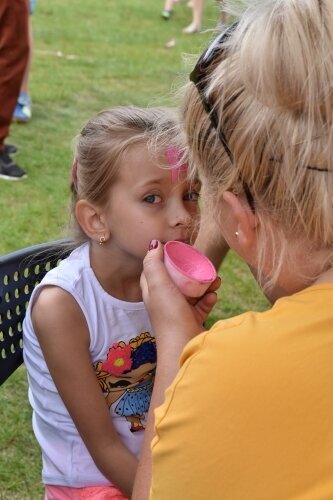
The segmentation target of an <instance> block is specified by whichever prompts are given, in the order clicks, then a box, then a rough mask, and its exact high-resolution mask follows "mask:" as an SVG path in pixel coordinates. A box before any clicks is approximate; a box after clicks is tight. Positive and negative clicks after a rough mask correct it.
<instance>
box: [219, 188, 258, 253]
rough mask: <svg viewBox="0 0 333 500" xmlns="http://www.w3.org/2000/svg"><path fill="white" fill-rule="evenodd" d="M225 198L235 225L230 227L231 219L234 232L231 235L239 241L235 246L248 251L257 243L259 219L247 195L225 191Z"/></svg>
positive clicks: (231, 229)
mask: <svg viewBox="0 0 333 500" xmlns="http://www.w3.org/2000/svg"><path fill="white" fill-rule="evenodd" d="M223 200H224V202H225V203H226V204H227V206H228V209H229V213H230V221H232V225H233V227H230V226H231V224H230V221H229V224H228V226H229V228H228V229H230V231H231V232H233V234H230V235H229V237H233V236H234V237H235V238H237V243H236V242H235V245H233V246H234V247H237V246H238V245H239V246H240V247H242V248H243V249H244V250H247V251H248V250H249V249H250V248H251V247H253V245H255V243H256V227H257V224H258V219H257V217H256V215H255V213H254V212H253V211H252V210H251V208H250V206H249V204H248V202H247V200H246V197H245V196H243V195H236V194H234V193H232V192H231V191H226V192H225V193H223ZM221 224H223V222H221ZM240 250H241V248H240Z"/></svg>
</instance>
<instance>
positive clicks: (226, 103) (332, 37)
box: [183, 0, 333, 284]
mask: <svg viewBox="0 0 333 500" xmlns="http://www.w3.org/2000/svg"><path fill="white" fill-rule="evenodd" d="M247 4H248V5H247V8H246V9H245V11H244V12H243V14H242V16H241V17H240V19H239V22H238V24H237V26H236V27H235V28H234V29H233V30H231V33H230V36H229V37H228V38H227V39H226V40H225V42H223V49H222V46H221V47H220V48H219V52H218V54H219V55H218V56H217V57H216V59H215V63H214V64H212V68H209V69H211V71H210V74H209V75H207V76H208V80H207V85H206V92H205V96H206V97H207V98H208V100H209V102H210V103H211V104H213V106H214V108H215V110H216V112H217V115H218V129H219V130H222V131H223V132H224V134H225V137H226V139H227V142H228V146H229V148H230V151H231V152H232V155H233V162H231V161H230V159H229V157H228V155H227V154H226V151H225V148H223V146H222V143H221V142H220V140H219V138H218V134H219V130H218V131H217V130H215V129H214V128H213V127H212V125H211V122H210V120H209V118H208V115H207V113H206V112H205V111H204V109H203V105H202V101H201V98H200V96H199V93H198V90H197V89H196V88H195V86H194V85H193V83H189V84H188V85H187V87H186V89H185V99H184V105H183V115H184V120H185V128H186V132H187V137H188V142H189V145H190V151H192V156H193V158H192V163H194V164H195V165H198V168H199V170H200V171H201V175H202V177H203V180H204V186H205V185H206V197H207V199H206V202H207V203H208V210H209V207H210V210H211V211H212V212H213V210H214V206H215V207H216V206H218V203H217V200H219V199H220V195H221V193H222V192H223V191H226V190H236V191H237V190H242V189H243V188H244V185H247V186H248V188H249V190H250V193H251V194H252V196H253V199H254V204H255V207H254V210H255V213H256V215H257V217H258V218H259V220H260V224H259V227H260V230H259V233H258V238H259V245H258V248H259V255H258V259H259V272H261V273H262V271H263V262H264V261H265V252H266V250H267V248H268V245H270V247H271V248H272V249H273V263H272V268H271V270H270V272H269V274H270V284H272V283H274V282H275V281H276V279H277V277H278V275H279V272H280V269H281V265H282V263H284V262H287V261H288V259H290V260H291V259H292V258H294V259H295V255H296V253H297V252H291V251H290V245H289V242H290V241H291V239H292V240H293V241H296V239H298V241H299V245H304V244H305V245H307V248H308V249H309V253H311V252H312V251H317V250H324V254H325V260H324V261H323V267H322V270H321V271H323V270H325V269H326V268H328V267H329V266H331V265H332V264H333V155H332V153H333V151H332V150H333V2H332V0H321V1H320V0H266V1H256V2H253V1H252V2H247ZM205 180H206V182H205ZM270 242H271V243H270ZM289 264H290V262H289ZM266 271H267V270H266ZM262 276H263V275H262ZM309 278H310V277H309ZM311 278H313V277H311Z"/></svg>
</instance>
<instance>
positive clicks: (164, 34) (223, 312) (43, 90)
mask: <svg viewBox="0 0 333 500" xmlns="http://www.w3.org/2000/svg"><path fill="white" fill-rule="evenodd" d="M162 7H163V2H162V0H161V1H160V2H158V1H156V0H145V1H135V0H98V1H96V0H84V1H83V0H81V1H80V0H71V1H70V2H69V1H68V0H52V2H50V1H49V0H38V4H37V9H36V12H35V14H34V15H33V16H32V22H33V32H34V40H35V46H34V59H33V66H32V73H31V84H30V94H31V97H32V100H33V119H32V121H31V123H29V124H27V125H16V124H15V125H13V126H12V129H11V137H10V138H9V140H8V141H7V142H11V143H14V144H16V145H18V146H19V148H20V152H19V153H18V154H17V156H16V158H17V162H18V163H19V164H20V165H21V166H22V167H23V168H24V169H26V170H27V172H28V179H27V180H25V181H22V182H20V183H18V182H17V183H15V182H8V181H7V182H6V181H3V180H0V210H1V214H2V217H1V223H0V224H1V241H0V253H1V254H4V253H6V252H9V251H12V250H15V249H18V248H22V247H25V246H28V245H32V244H36V243H39V242H43V241H48V240H53V239H57V238H59V237H62V235H63V228H64V226H65V225H66V222H67V199H68V194H69V189H68V186H69V179H70V167H71V163H72V151H71V144H72V139H73V137H74V136H75V135H76V134H77V133H78V132H79V130H80V129H81V127H82V125H83V124H84V122H85V121H86V120H87V119H89V118H90V117H91V116H92V115H93V114H95V113H96V112H98V111H100V110H101V109H104V108H107V107H111V106H114V105H126V104H135V105H142V106H151V105H173V104H174V102H175V101H174V97H173V95H174V91H175V89H177V88H178V87H179V85H180V83H181V82H183V81H185V79H186V77H187V74H188V71H189V67H187V65H186V63H185V60H186V59H187V58H188V57H187V56H188V55H193V54H198V53H199V52H200V51H201V49H202V48H203V47H204V46H206V44H207V43H208V41H209V40H210V38H211V36H212V33H211V32H210V31H209V30H210V29H212V28H214V27H215V25H216V23H217V20H218V16H219V12H218V7H217V3H216V2H215V1H213V0H207V2H206V5H205V16H204V22H203V28H204V30H206V29H207V31H204V32H203V33H200V34H196V35H184V34H182V28H183V27H185V26H186V25H187V24H189V23H190V20H191V19H190V18H191V13H190V9H189V8H188V7H187V6H186V2H179V3H178V4H176V6H175V13H174V16H173V18H172V19H171V20H170V21H168V22H166V21H163V20H162V19H161V18H160V11H161V10H162ZM170 39H174V40H175V46H174V47H173V48H171V49H168V48H166V43H167V42H168V41H169V40H170ZM221 274H222V275H223V281H224V283H223V286H222V288H221V291H220V295H219V303H218V306H217V307H216V309H215V310H214V312H213V313H212V315H211V318H210V322H211V323H212V322H214V321H215V320H216V319H219V318H221V317H226V316H231V315H234V314H238V313H240V312H242V311H244V310H246V309H249V308H251V309H264V308H266V307H267V303H266V300H265V299H264V298H263V297H262V295H261V293H260V292H259V291H258V288H257V286H256V284H255V282H254V280H253V278H252V277H251V275H250V273H249V271H248V270H247V268H246V266H245V265H244V264H243V263H241V262H240V261H239V259H238V258H237V257H236V256H235V255H233V254H232V253H230V255H228V257H227V259H226V261H225V262H224V264H223V266H222V268H221ZM0 416H1V426H0V499H1V500H8V499H20V500H21V499H33V500H35V499H42V498H43V493H42V492H43V488H42V485H41V479H40V473H41V463H40V451H39V448H38V446H37V444H36V442H35V438H34V436H33V434H32V430H31V411H30V407H29V404H28V401H27V385H26V374H25V369H24V367H21V368H20V369H19V370H18V371H17V372H16V373H15V374H14V375H13V376H12V377H11V378H10V379H9V380H8V381H7V382H6V383H5V384H4V386H2V387H1V389H0Z"/></svg>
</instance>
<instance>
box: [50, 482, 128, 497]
mask: <svg viewBox="0 0 333 500" xmlns="http://www.w3.org/2000/svg"><path fill="white" fill-rule="evenodd" d="M44 498H45V500H129V499H128V497H125V495H123V494H122V492H121V491H119V490H118V488H116V487H115V486H112V485H110V486H86V487H84V488H72V487H70V486H52V485H50V484H46V485H45V497H44Z"/></svg>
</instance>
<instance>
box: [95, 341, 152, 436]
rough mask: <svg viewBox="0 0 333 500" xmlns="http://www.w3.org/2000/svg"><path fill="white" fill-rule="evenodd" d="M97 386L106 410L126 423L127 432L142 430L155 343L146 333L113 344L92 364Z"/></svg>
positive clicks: (147, 405) (149, 392) (148, 399)
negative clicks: (110, 410) (109, 409)
mask: <svg viewBox="0 0 333 500" xmlns="http://www.w3.org/2000/svg"><path fill="white" fill-rule="evenodd" d="M94 368H95V371H96V375H97V380H98V383H99V385H100V387H101V389H102V391H103V393H104V396H105V399H106V401H107V404H108V406H109V408H110V407H111V405H114V411H115V413H117V414H118V415H121V416H123V417H125V418H126V420H127V421H128V422H130V424H131V427H130V430H131V432H137V431H141V430H143V429H144V428H145V426H144V423H143V422H142V420H143V419H144V417H145V413H146V412H147V411H148V408H149V403H150V398H151V393H152V390H153V383H154V376H155V368H156V342H155V339H154V337H152V336H151V335H150V333H149V332H144V333H141V334H140V335H139V336H138V337H135V338H133V339H131V340H130V341H129V343H128V344H126V343H125V342H122V341H121V342H115V343H113V344H112V346H111V347H110V349H109V351H108V354H107V358H106V360H104V361H98V362H97V363H96V365H94Z"/></svg>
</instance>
